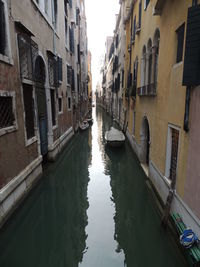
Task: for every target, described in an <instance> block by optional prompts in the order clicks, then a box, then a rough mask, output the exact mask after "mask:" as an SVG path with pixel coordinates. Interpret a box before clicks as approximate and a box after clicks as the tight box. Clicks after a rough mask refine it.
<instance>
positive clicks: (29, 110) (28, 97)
mask: <svg viewBox="0 0 200 267" xmlns="http://www.w3.org/2000/svg"><path fill="white" fill-rule="evenodd" d="M23 100H24V111H25V126H26V137H27V139H30V138H32V137H34V136H35V130H34V103H33V87H32V86H31V85H28V84H23Z"/></svg>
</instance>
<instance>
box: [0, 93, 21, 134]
mask: <svg viewBox="0 0 200 267" xmlns="http://www.w3.org/2000/svg"><path fill="white" fill-rule="evenodd" d="M0 97H12V109H13V114H14V117H15V121H14V123H13V125H12V126H9V127H5V128H1V129H0V136H2V135H4V134H7V133H11V132H14V131H16V130H18V125H17V114H16V103H15V98H16V96H15V92H14V91H0Z"/></svg>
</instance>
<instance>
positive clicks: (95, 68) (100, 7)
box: [85, 0, 119, 91]
mask: <svg viewBox="0 0 200 267" xmlns="http://www.w3.org/2000/svg"><path fill="white" fill-rule="evenodd" d="M85 5H86V16H87V29H88V48H89V50H90V51H91V53H92V76H93V91H94V90H95V89H96V84H97V82H98V80H99V72H100V66H101V61H102V56H103V55H104V54H105V42H106V37H107V36H113V32H114V29H115V24H116V17H115V15H116V14H118V13H119V0H100V1H99V0H85Z"/></svg>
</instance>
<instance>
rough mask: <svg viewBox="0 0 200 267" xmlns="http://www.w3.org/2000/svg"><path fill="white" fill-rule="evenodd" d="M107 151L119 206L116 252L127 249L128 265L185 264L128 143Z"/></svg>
mask: <svg viewBox="0 0 200 267" xmlns="http://www.w3.org/2000/svg"><path fill="white" fill-rule="evenodd" d="M105 153H106V155H105V157H106V160H105V170H106V174H107V175H109V176H110V179H111V180H110V185H111V189H112V200H113V202H114V204H115V210H116V213H115V215H114V221H115V235H114V238H115V240H116V241H117V243H118V246H117V247H116V252H118V253H120V252H121V251H122V250H123V252H124V254H125V263H124V264H125V266H127V267H132V266H163V267H164V266H185V265H184V262H181V260H180V258H179V252H178V249H177V248H176V247H173V246H172V244H171V243H170V240H169V237H168V235H166V232H165V231H164V230H163V229H162V228H161V226H160V220H159V217H158V216H157V214H156V210H155V209H154V206H153V202H152V199H151V197H150V195H149V194H148V191H147V188H146V186H145V177H144V174H143V172H142V171H141V169H140V168H139V166H138V163H137V160H136V158H134V156H133V154H132V153H131V150H130V149H129V148H128V147H125V149H122V150H117V151H116V150H113V149H110V148H108V147H106V149H105ZM152 244H153V245H152ZM164 258H165V261H163V259H164ZM180 262H181V265H180Z"/></svg>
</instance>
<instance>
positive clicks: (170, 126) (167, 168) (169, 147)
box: [164, 123, 181, 185]
mask: <svg viewBox="0 0 200 267" xmlns="http://www.w3.org/2000/svg"><path fill="white" fill-rule="evenodd" d="M172 129H175V130H177V131H178V132H179V140H178V156H177V176H178V161H179V150H180V138H181V136H180V128H179V127H178V126H175V125H173V124H170V123H169V124H168V130H167V147H166V163H165V177H164V178H165V180H166V181H167V183H168V184H169V185H170V184H171V180H170V179H169V175H170V168H171V151H172V134H171V130H172Z"/></svg>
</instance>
